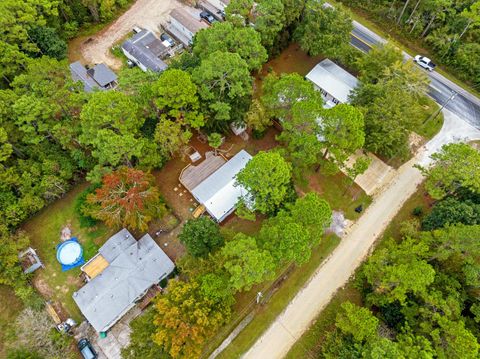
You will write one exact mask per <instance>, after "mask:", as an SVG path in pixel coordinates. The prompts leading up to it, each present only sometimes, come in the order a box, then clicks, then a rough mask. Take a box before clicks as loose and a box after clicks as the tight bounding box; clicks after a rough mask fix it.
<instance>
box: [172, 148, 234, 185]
mask: <svg viewBox="0 0 480 359" xmlns="http://www.w3.org/2000/svg"><path fill="white" fill-rule="evenodd" d="M226 162H227V161H226V160H225V158H223V157H222V156H215V155H214V153H213V152H206V153H205V159H204V160H203V161H202V162H200V163H199V164H198V165H196V166H194V165H189V166H187V167H185V168H184V169H183V171H182V173H181V174H180V178H179V181H180V183H181V184H182V185H183V186H185V188H186V189H188V190H189V191H190V192H191V191H192V190H193V189H194V188H195V187H197V186H198V185H199V184H200V183H202V182H203V181H204V180H205V179H206V178H207V177H209V176H210V175H211V174H212V173H214V172H215V171H216V170H218V169H219V168H220V167H221V166H222V165H223V164H225V163H226Z"/></svg>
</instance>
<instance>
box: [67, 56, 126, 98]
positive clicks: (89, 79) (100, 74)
mask: <svg viewBox="0 0 480 359" xmlns="http://www.w3.org/2000/svg"><path fill="white" fill-rule="evenodd" d="M70 72H71V73H72V79H73V80H74V81H81V82H82V83H83V88H84V90H85V91H86V92H92V91H93V90H95V89H98V90H102V91H105V90H111V89H114V88H115V87H117V85H118V82H117V75H116V74H115V72H113V71H112V70H110V68H109V67H108V66H107V65H105V64H97V65H95V66H93V67H90V68H88V67H85V66H83V65H82V64H81V63H80V61H76V62H73V63H71V64H70Z"/></svg>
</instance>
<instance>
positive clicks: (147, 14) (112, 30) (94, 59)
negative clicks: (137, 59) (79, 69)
mask: <svg viewBox="0 0 480 359" xmlns="http://www.w3.org/2000/svg"><path fill="white" fill-rule="evenodd" d="M178 7H185V5H183V4H181V3H179V2H178V1H177V0H137V1H136V2H135V4H133V5H132V7H131V8H130V9H128V10H127V11H126V12H125V13H124V14H123V15H122V16H120V17H119V18H118V19H117V20H116V21H115V22H114V23H112V24H111V25H110V26H108V27H107V28H105V29H104V30H102V31H100V32H99V33H97V34H96V35H94V36H89V37H87V38H83V39H78V40H79V41H81V43H80V44H79V46H80V55H81V57H82V58H83V59H84V60H85V61H86V62H88V63H90V64H96V63H100V62H104V63H106V64H107V65H108V66H110V67H111V68H113V69H116V70H117V69H119V68H120V66H121V65H122V64H121V62H120V60H118V59H117V58H115V57H114V56H113V55H112V54H111V53H110V48H111V47H112V45H113V44H115V43H116V42H117V41H119V40H120V39H122V38H123V37H124V36H125V35H127V34H128V33H129V32H131V31H132V28H133V27H134V26H140V27H143V28H146V29H148V30H151V31H153V32H155V33H158V32H159V29H160V24H162V23H163V22H165V21H166V20H167V19H168V14H169V13H170V11H171V10H172V9H174V8H178ZM73 46H75V41H74V42H73Z"/></svg>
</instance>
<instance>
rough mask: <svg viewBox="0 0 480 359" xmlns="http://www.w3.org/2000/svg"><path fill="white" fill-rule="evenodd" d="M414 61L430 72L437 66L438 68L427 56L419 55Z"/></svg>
mask: <svg viewBox="0 0 480 359" xmlns="http://www.w3.org/2000/svg"><path fill="white" fill-rule="evenodd" d="M413 61H414V62H416V63H417V64H419V65H420V66H421V67H423V68H424V69H426V70H428V71H433V70H434V69H435V66H437V65H435V64H434V63H433V62H432V60H430V59H429V58H428V57H425V56H420V55H417V56H415V57H414V59H413Z"/></svg>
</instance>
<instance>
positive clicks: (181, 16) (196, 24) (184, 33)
mask: <svg viewBox="0 0 480 359" xmlns="http://www.w3.org/2000/svg"><path fill="white" fill-rule="evenodd" d="M207 27H208V25H207V24H206V23H205V22H203V21H201V19H200V16H198V18H195V17H194V16H193V15H192V14H190V13H189V12H188V11H187V10H185V9H182V8H178V9H173V10H172V11H171V12H170V24H169V26H168V28H167V29H168V31H170V32H171V33H172V35H173V36H175V37H176V38H178V40H180V41H181V42H182V43H183V44H184V45H185V46H190V45H191V44H192V41H193V37H194V36H195V34H196V33H197V32H199V31H200V30H202V29H206V28H207Z"/></svg>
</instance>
